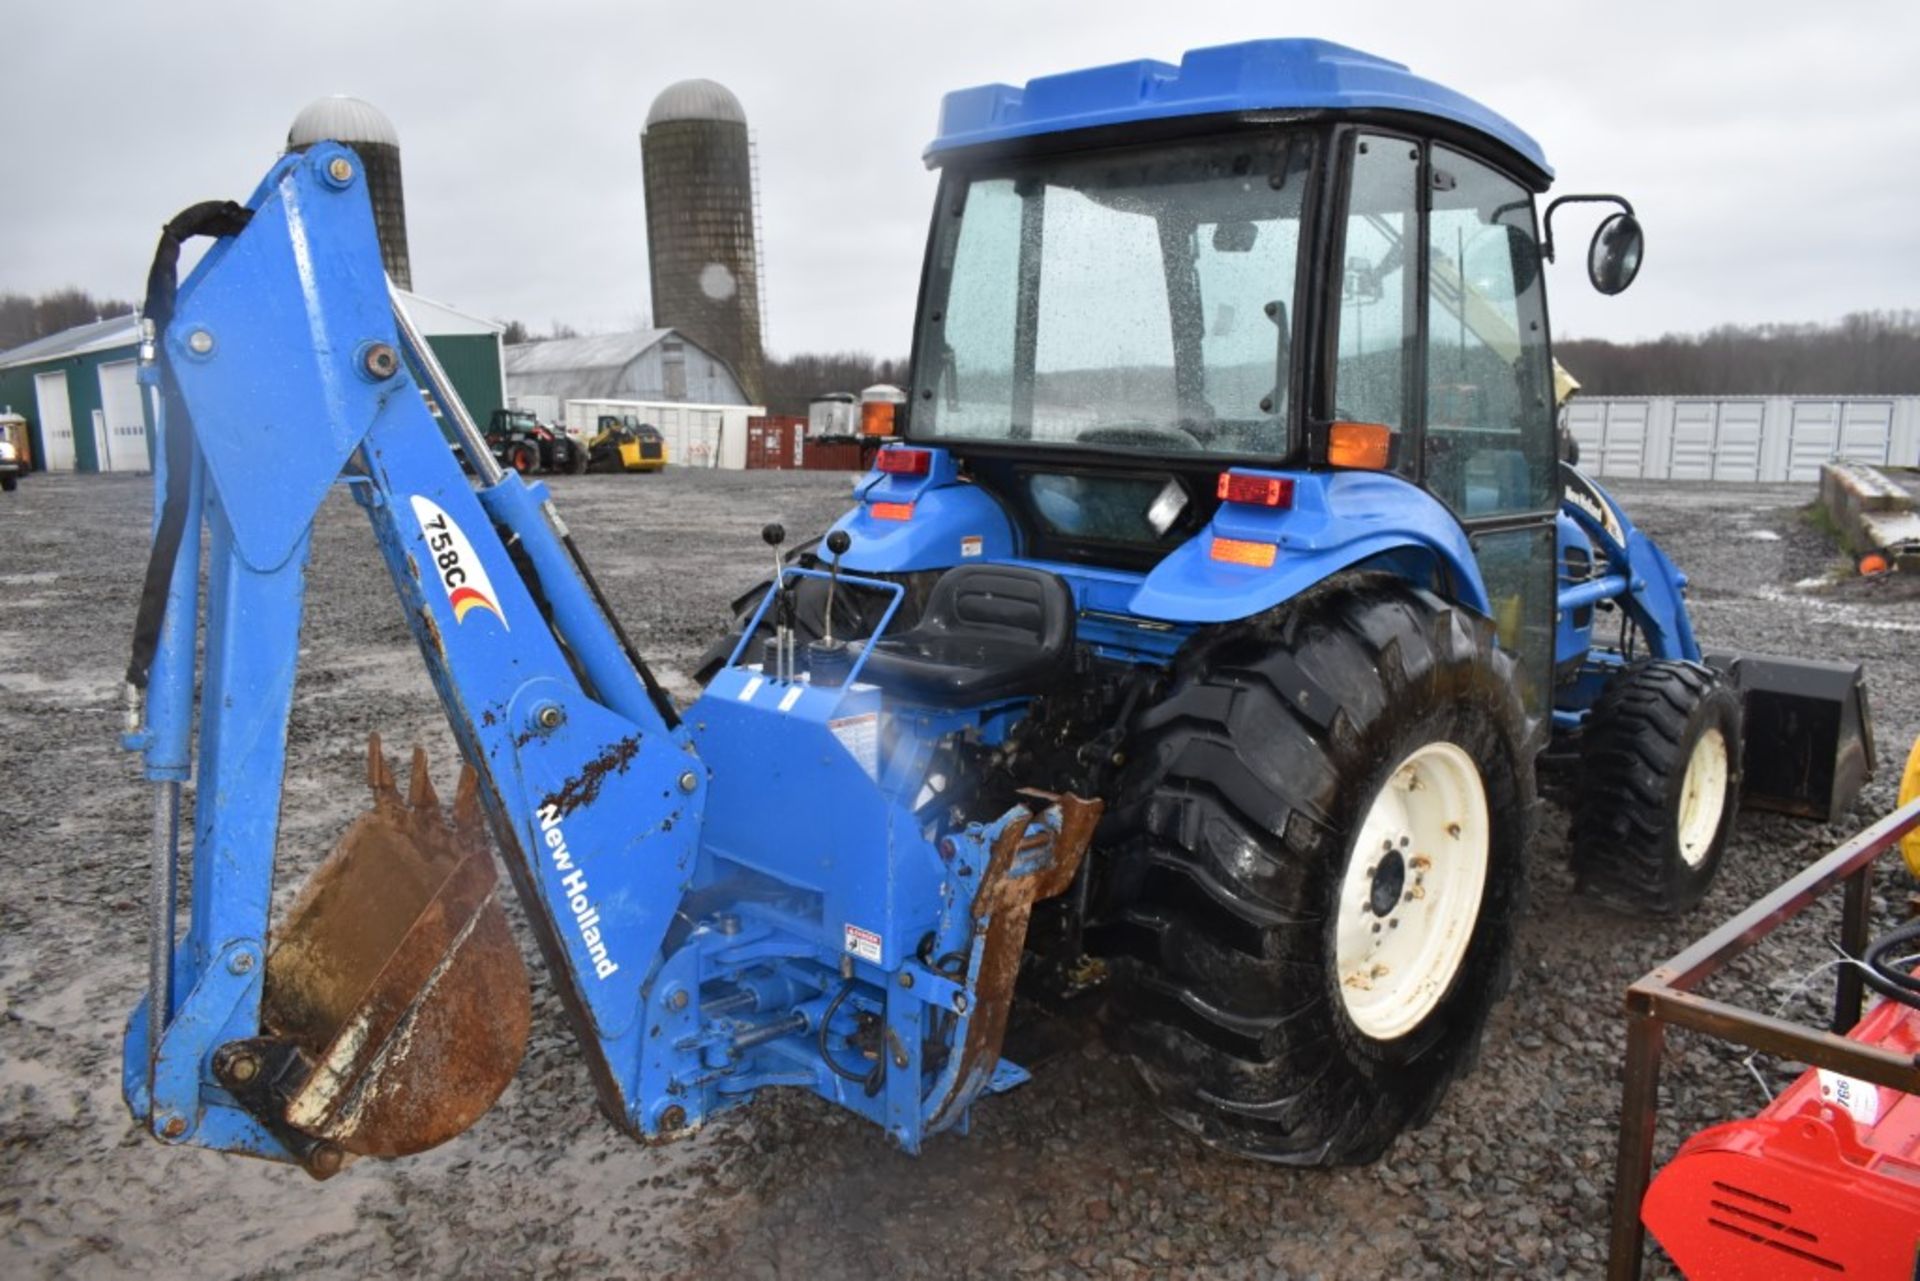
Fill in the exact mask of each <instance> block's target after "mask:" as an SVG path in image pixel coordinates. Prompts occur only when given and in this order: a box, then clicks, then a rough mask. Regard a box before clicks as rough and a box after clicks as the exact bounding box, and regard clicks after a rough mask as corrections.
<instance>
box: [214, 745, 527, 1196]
mask: <svg viewBox="0 0 1920 1281" xmlns="http://www.w3.org/2000/svg"><path fill="white" fill-rule="evenodd" d="M367 773H368V782H369V783H370V784H371V786H372V788H373V798H374V803H373V809H372V810H371V811H370V812H368V813H366V814H363V815H362V816H361V817H360V818H358V819H356V820H355V821H354V823H353V825H352V827H350V828H348V830H347V832H346V834H345V836H343V837H342V838H341V840H340V843H339V845H338V846H337V847H336V848H335V849H334V851H333V853H332V854H331V855H329V856H328V858H327V860H326V862H325V863H323V864H322V865H321V867H320V868H319V870H318V871H317V872H315V873H314V876H313V879H312V880H310V881H309V882H308V883H307V885H306V886H305V887H304V889H303V890H302V891H301V894H300V897H299V899H298V900H297V901H296V902H295V903H294V906H293V908H292V910H291V911H290V912H289V913H288V915H287V919H286V921H285V923H284V924H283V925H282V926H281V928H280V929H278V930H277V931H276V932H275V936H274V943H273V949H272V951H271V952H270V953H269V955H268V957H267V972H266V984H265V992H264V995H263V998H262V1010H261V1027H262V1030H263V1035H262V1037H261V1038H260V1040H259V1041H258V1042H241V1043H238V1045H234V1046H227V1047H225V1048H224V1049H223V1050H222V1053H221V1055H220V1056H219V1059H218V1061H216V1064H215V1070H216V1072H218V1073H219V1074H220V1075H221V1076H222V1077H223V1078H224V1079H227V1080H228V1081H229V1083H230V1084H232V1083H233V1078H234V1077H235V1076H236V1073H235V1072H234V1070H233V1060H234V1057H235V1054H236V1053H238V1054H240V1055H243V1056H246V1055H251V1056H253V1062H252V1063H251V1064H250V1065H249V1066H248V1067H247V1068H243V1069H242V1074H244V1075H245V1076H246V1078H247V1079H246V1080H245V1081H244V1082H241V1084H242V1085H244V1086H246V1087H250V1088H247V1089H246V1090H244V1091H242V1092H243V1094H250V1095H251V1096H252V1097H250V1098H246V1099H245V1101H246V1103H247V1105H248V1106H249V1107H250V1108H251V1109H252V1110H253V1111H254V1112H255V1113H256V1114H257V1115H261V1116H262V1118H263V1120H265V1121H266V1122H267V1124H268V1126H269V1128H270V1129H272V1130H273V1131H274V1133H275V1134H276V1135H277V1136H278V1137H280V1138H281V1139H282V1140H283V1141H285V1142H287V1143H288V1145H289V1146H290V1147H291V1148H292V1149H293V1150H294V1152H295V1154H296V1155H297V1156H298V1157H299V1158H300V1159H301V1161H302V1163H303V1164H304V1165H305V1166H306V1168H307V1170H308V1171H309V1172H310V1173H312V1174H315V1175H317V1176H319V1177H322V1178H324V1177H326V1176H327V1175H330V1174H332V1173H333V1172H334V1171H336V1170H338V1169H339V1168H340V1165H341V1164H342V1163H343V1160H344V1154H345V1153H354V1154H358V1155H361V1156H404V1155H406V1154H408V1153H413V1152H419V1151H422V1150H424V1149H426V1148H430V1147H433V1146H434V1145H435V1144H438V1143H444V1142H446V1141H447V1140H448V1139H450V1138H452V1137H454V1136H455V1135H456V1134H459V1133H460V1132H461V1131H462V1130H464V1129H466V1128H467V1127H468V1126H469V1125H471V1124H473V1122H474V1121H476V1120H478V1119H479V1117H480V1115H481V1114H482V1113H484V1112H485V1111H486V1110H487V1109H488V1108H489V1107H491V1106H492V1105H493V1101H494V1100H495V1099H496V1098H498V1097H499V1095H500V1092H501V1091H502V1090H504V1089H505V1088H506V1086H507V1083H508V1082H509V1081H510V1080H512V1079H513V1074H514V1072H515V1070H516V1069H517V1068H518V1067H519V1064H520V1057H521V1054H522V1052H523V1051H524V1050H525V1048H526V1042H527V1023H528V1017H529V998H528V990H527V972H526V968H525V966H524V964H523V963H522V961H521V958H520V950H519V948H518V946H517V945H516V944H515V942H514V938H513V934H512V931H511V930H510V929H509V927H508V925H507V919H506V915H505V913H504V911H503V910H502V908H501V904H500V902H499V899H498V897H497V895H496V893H495V890H496V877H497V873H496V871H495V868H494V861H493V855H492V851H491V848H490V845H489V843H488V840H487V834H486V826H485V822H484V820H483V818H482V815H481V812H480V804H479V796H478V789H479V784H478V780H477V778H476V777H475V775H474V773H473V771H472V770H470V769H464V770H463V771H462V772H461V776H460V784H459V789H458V792H457V794H456V796H455V799H454V803H453V810H452V813H451V815H443V814H442V812H441V809H440V805H439V801H438V799H437V798H436V797H435V796H434V792H433V786H432V784H431V783H430V782H429V781H428V777H427V759H426V753H425V752H423V751H421V750H420V749H418V748H416V749H415V751H414V756H413V777H412V780H411V784H410V786H409V789H408V794H407V796H406V797H404V798H403V797H402V796H401V795H400V791H399V789H398V788H397V787H396V786H395V785H394V777H393V772H392V770H391V769H390V768H389V767H388V765H387V762H386V759H385V757H384V756H383V755H382V753H381V750H380V741H379V739H378V738H377V737H376V738H374V739H373V740H372V741H371V742H370V743H369V745H368V762H367Z"/></svg>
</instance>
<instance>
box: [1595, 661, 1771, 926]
mask: <svg viewBox="0 0 1920 1281" xmlns="http://www.w3.org/2000/svg"><path fill="white" fill-rule="evenodd" d="M1740 722H1741V707H1740V696H1739V695H1738V694H1737V693H1735V692H1734V690H1733V689H1732V688H1731V687H1729V686H1728V685H1727V684H1726V683H1725V682H1723V681H1722V680H1721V679H1720V677H1719V675H1718V674H1717V673H1715V672H1714V670H1713V669H1712V668H1710V667H1704V666H1702V665H1701V664H1699V663H1683V662H1669V661H1665V660H1656V661H1653V662H1648V663H1642V664H1641V665H1640V666H1638V667H1635V668H1632V669H1630V670H1628V671H1625V672H1623V673H1621V674H1620V675H1618V676H1616V677H1614V679H1613V681H1612V683H1611V684H1609V685H1608V686H1607V688H1606V690H1605V692H1604V693H1602V694H1601V696H1600V701H1599V702H1598V703H1597V704H1595V705H1594V709H1593V713H1592V715H1591V716H1590V717H1589V718H1588V720H1587V725H1586V730H1585V733H1584V734H1583V735H1582V739H1581V745H1580V785H1579V793H1578V796H1577V798H1576V800H1575V805H1574V821H1573V869H1574V874H1575V876H1576V877H1577V878H1578V880H1579V882H1580V887H1581V889H1583V890H1585V891H1587V892H1589V893H1591V894H1593V895H1594V896H1596V897H1598V898H1601V899H1604V900H1605V901H1607V902H1609V903H1611V904H1613V905H1615V906H1618V907H1622V908H1625V909H1627V910H1629V911H1635V912H1658V913H1662V914H1671V913H1677V912H1684V911H1687V910H1688V909H1689V908H1692V907H1694V906H1696V905H1698V903H1699V902H1700V900H1701V899H1702V898H1703V897H1705V895H1706V892H1707V890H1708V888H1709V887H1710V886H1711V885H1712V884H1713V878H1714V876H1715V875H1716V874H1717V873H1718V872H1719V870H1720V861H1721V859H1722V858H1723V857H1724V856H1725V855H1726V852H1727V843H1728V842H1729V841H1730V840H1731V839H1732V837H1733V825H1734V818H1735V815H1736V814H1737V813H1738V811H1739V808H1740V753H1741V738H1740Z"/></svg>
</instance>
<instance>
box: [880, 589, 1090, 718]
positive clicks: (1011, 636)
mask: <svg viewBox="0 0 1920 1281" xmlns="http://www.w3.org/2000/svg"><path fill="white" fill-rule="evenodd" d="M1073 613H1074V607H1073V593H1072V591H1070V590H1069V589H1068V587H1067V585H1066V583H1065V582H1063V581H1062V580H1061V579H1060V578H1059V577H1058V576H1057V575H1054V574H1049V573H1046V572H1045V571H1044V570H1038V569H1026V568H1023V567H1020V566H1015V565H958V566H955V567H954V568H953V569H950V570H948V571H947V572H946V573H944V574H942V575H941V576H940V581H938V582H936V583H935V584H934V585H933V594H932V595H931V596H930V597H929V598H928V599H927V607H926V610H925V612H923V613H922V614H921V615H920V621H919V622H918V623H916V624H915V625H914V626H913V627H912V628H911V629H910V630H908V631H904V632H899V633H891V634H888V635H885V636H882V637H881V638H880V639H879V640H877V641H874V642H873V643H872V645H871V646H870V649H871V656H870V657H869V658H868V659H867V665H866V668H865V669H864V671H863V672H862V673H861V679H862V680H870V681H872V682H873V683H874V684H876V685H878V686H880V688H882V689H884V690H886V691H887V692H888V693H889V694H892V695H894V696H896V697H899V698H904V699H907V700H909V701H913V702H919V703H925V704H928V705H930V706H934V707H969V706H973V705H976V704H983V703H993V702H998V701H1000V700H1002V699H1008V698H1020V697H1023V696H1025V695H1030V694H1034V693H1038V692H1039V691H1040V690H1041V689H1043V688H1045V686H1046V685H1047V684H1048V683H1049V682H1050V681H1052V680H1053V679H1054V678H1055V677H1056V676H1058V675H1060V674H1061V672H1062V671H1063V670H1064V669H1065V667H1066V665H1067V663H1068V660H1069V658H1070V657H1071V655H1072V652H1073Z"/></svg>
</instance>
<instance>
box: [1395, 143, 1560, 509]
mask: <svg viewBox="0 0 1920 1281" xmlns="http://www.w3.org/2000/svg"><path fill="white" fill-rule="evenodd" d="M1432 157H1433V158H1432V165H1433V176H1432V184H1431V185H1432V206H1431V212H1430V213H1429V215H1428V218H1427V414H1426V477H1427V488H1428V489H1430V490H1431V491H1432V492H1433V494H1434V495H1435V496H1436V497H1438V498H1439V499H1440V500H1441V501H1442V502H1444V503H1446V504H1447V505H1448V506H1449V507H1451V508H1453V510H1454V512H1455V514H1457V515H1458V516H1459V517H1460V518H1461V519H1462V520H1473V519H1476V518H1480V517H1487V516H1505V515H1514V514H1517V513H1521V512H1535V511H1540V510H1542V509H1544V508H1547V507H1550V506H1552V503H1553V474H1554V431H1553V380H1552V376H1551V372H1550V371H1551V362H1550V361H1549V358H1548V355H1547V328H1546V314H1545V304H1544V301H1543V298H1542V292H1541V290H1542V286H1541V281H1540V276H1541V272H1540V249H1539V245H1538V243H1537V242H1536V241H1535V239H1534V224H1533V200H1532V198H1531V197H1530V196H1529V195H1528V193H1527V192H1526V191H1525V190H1524V189H1523V188H1522V187H1520V186H1519V185H1518V184H1517V183H1514V182H1513V181H1511V180H1510V179H1508V178H1506V177H1504V176H1502V175H1501V174H1499V173H1497V172H1495V171H1494V170H1492V169H1489V168H1488V167H1487V166H1485V165H1483V164H1481V163H1479V162H1478V161H1475V160H1471V159H1468V158H1467V157H1466V156H1463V155H1461V154H1459V153H1458V152H1454V151H1449V150H1447V149H1446V148H1444V147H1438V146H1436V147H1434V148H1433V153H1432Z"/></svg>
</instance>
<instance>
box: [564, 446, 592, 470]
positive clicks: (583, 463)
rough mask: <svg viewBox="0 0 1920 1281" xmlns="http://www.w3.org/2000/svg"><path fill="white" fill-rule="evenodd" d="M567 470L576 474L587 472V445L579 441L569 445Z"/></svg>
mask: <svg viewBox="0 0 1920 1281" xmlns="http://www.w3.org/2000/svg"><path fill="white" fill-rule="evenodd" d="M567 471H568V472H569V473H571V474H573V475H575V476H584V475H586V474H587V447H586V446H585V445H582V444H580V443H579V442H578V441H571V442H569V443H568V445H567Z"/></svg>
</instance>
